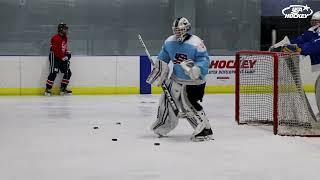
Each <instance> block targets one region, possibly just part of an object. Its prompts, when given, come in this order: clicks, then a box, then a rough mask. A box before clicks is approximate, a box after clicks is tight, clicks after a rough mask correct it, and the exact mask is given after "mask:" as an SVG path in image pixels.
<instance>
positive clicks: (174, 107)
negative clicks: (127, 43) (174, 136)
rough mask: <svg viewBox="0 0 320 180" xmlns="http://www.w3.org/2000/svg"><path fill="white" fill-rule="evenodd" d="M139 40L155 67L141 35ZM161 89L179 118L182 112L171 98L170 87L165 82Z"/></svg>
mask: <svg viewBox="0 0 320 180" xmlns="http://www.w3.org/2000/svg"><path fill="white" fill-rule="evenodd" d="M138 39H139V41H140V43H141V45H142V47H143V48H144V51H145V53H146V54H147V56H148V59H149V61H150V63H151V64H152V66H154V61H153V59H152V58H151V55H150V53H149V51H148V49H147V46H146V44H145V43H144V42H143V40H142V37H141V35H140V34H138ZM161 88H162V90H163V92H164V94H165V96H166V97H167V99H168V101H169V103H170V105H171V107H172V110H173V112H174V114H175V115H176V116H179V112H180V111H179V109H178V107H177V105H176V103H175V102H174V100H173V98H172V96H171V93H170V91H169V89H168V86H167V85H166V83H165V82H163V83H162V84H161Z"/></svg>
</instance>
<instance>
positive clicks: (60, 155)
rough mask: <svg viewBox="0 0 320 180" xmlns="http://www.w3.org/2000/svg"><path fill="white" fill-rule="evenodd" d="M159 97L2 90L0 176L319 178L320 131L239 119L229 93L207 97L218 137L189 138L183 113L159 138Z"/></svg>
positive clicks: (68, 179) (41, 179)
mask: <svg viewBox="0 0 320 180" xmlns="http://www.w3.org/2000/svg"><path fill="white" fill-rule="evenodd" d="M308 96H313V95H312V94H311V95H310V94H308ZM158 99H159V95H126V96H124V95H115V96H70V97H59V96H53V97H37V96H25V97H0V107H1V108H0V180H180V179H181V180H201V179H206V180H207V179H209V180H213V179H215V180H242V179H243V180H316V179H319V178H320V173H319V172H320V171H318V170H319V169H320V138H307V137H281V136H275V135H273V133H272V131H271V129H270V128H262V127H258V126H238V125H237V124H236V123H235V120H234V111H235V110H234V95H206V96H205V98H204V102H203V106H204V109H205V111H206V112H207V115H208V117H209V119H210V120H211V124H212V126H213V131H214V138H215V140H213V141H208V142H197V143H196V142H192V141H190V139H189V138H190V135H191V133H192V129H191V127H190V125H189V124H188V123H187V122H186V121H185V120H183V119H182V120H180V123H179V125H178V127H177V128H176V129H175V130H173V131H172V132H171V133H170V134H169V136H168V137H165V138H160V139H159V138H157V136H156V135H154V134H153V133H152V131H150V129H149V127H150V125H151V124H152V123H153V121H154V120H155V117H156V110H157V102H158ZM310 99H311V103H312V106H313V107H315V102H314V100H312V99H313V97H311V98H310ZM118 123H121V124H118ZM96 126H97V127H98V129H94V128H93V127H96ZM113 138H117V139H118V141H112V139H113ZM156 142H159V143H160V146H155V145H154V143H156Z"/></svg>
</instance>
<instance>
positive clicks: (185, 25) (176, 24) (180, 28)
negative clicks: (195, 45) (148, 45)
mask: <svg viewBox="0 0 320 180" xmlns="http://www.w3.org/2000/svg"><path fill="white" fill-rule="evenodd" d="M190 29H191V24H190V23H189V21H188V19H187V18H185V17H179V18H176V19H175V20H174V21H173V25H172V31H173V34H174V35H176V37H177V40H178V41H179V42H183V40H184V38H185V37H186V34H187V32H188V31H189V30H190Z"/></svg>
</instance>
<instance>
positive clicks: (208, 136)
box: [191, 128, 213, 142]
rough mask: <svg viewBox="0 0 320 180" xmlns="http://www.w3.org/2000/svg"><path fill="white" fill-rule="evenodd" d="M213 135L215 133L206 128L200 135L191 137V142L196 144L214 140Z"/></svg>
mask: <svg viewBox="0 0 320 180" xmlns="http://www.w3.org/2000/svg"><path fill="white" fill-rule="evenodd" d="M212 134H213V133H212V129H211V128H210V129H206V128H204V129H203V130H202V131H201V132H200V133H199V134H196V135H193V136H192V137H191V140H192V141H194V142H200V141H209V140H213V138H212Z"/></svg>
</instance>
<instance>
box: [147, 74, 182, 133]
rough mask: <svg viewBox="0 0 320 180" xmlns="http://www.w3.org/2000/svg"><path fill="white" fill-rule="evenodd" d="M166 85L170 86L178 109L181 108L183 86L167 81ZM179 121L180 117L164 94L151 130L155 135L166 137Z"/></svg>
mask: <svg viewBox="0 0 320 180" xmlns="http://www.w3.org/2000/svg"><path fill="white" fill-rule="evenodd" d="M166 83H167V85H168V89H169V91H170V93H171V95H172V98H173V99H174V101H175V102H176V104H177V106H178V108H180V107H181V103H180V102H181V101H180V95H181V87H182V85H181V84H178V83H176V82H174V81H172V80H167V81H166ZM178 120H179V117H177V116H176V115H175V114H174V112H173V110H172V107H171V105H170V102H169V101H168V99H167V97H166V96H165V94H164V93H163V94H162V95H161V98H160V101H159V107H158V114H157V120H156V121H155V122H154V123H153V124H152V126H151V130H153V131H154V133H155V134H158V135H160V136H165V135H167V134H168V133H169V132H170V131H172V130H173V129H174V128H175V127H176V126H177V125H178Z"/></svg>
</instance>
